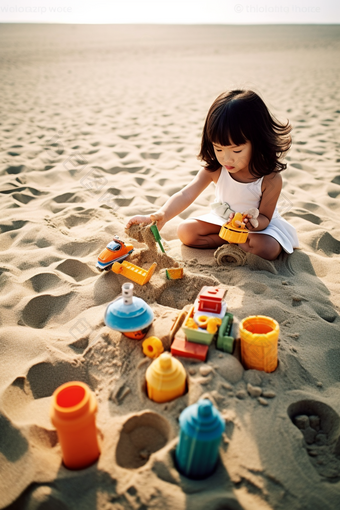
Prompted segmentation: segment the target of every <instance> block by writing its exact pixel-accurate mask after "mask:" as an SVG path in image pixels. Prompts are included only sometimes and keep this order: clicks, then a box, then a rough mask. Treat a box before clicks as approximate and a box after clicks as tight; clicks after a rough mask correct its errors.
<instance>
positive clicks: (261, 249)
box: [238, 234, 282, 260]
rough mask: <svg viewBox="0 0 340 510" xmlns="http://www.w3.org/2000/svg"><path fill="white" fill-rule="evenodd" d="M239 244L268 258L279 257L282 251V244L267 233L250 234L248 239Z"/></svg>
mask: <svg viewBox="0 0 340 510" xmlns="http://www.w3.org/2000/svg"><path fill="white" fill-rule="evenodd" d="M238 246H239V247H240V248H242V250H244V251H247V252H249V253H254V255H258V256H259V257H262V258H263V259H266V260H275V259H277V257H278V256H279V255H280V253H281V251H282V246H281V244H280V243H278V242H277V240H276V239H274V237H271V236H269V235H267V234H249V235H248V239H247V241H246V242H245V243H242V244H241V243H240V244H239V245H238Z"/></svg>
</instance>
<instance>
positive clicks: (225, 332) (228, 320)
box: [216, 313, 235, 354]
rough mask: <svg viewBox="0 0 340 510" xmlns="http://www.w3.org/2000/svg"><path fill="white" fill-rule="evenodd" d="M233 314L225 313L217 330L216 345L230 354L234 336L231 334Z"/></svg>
mask: <svg viewBox="0 0 340 510" xmlns="http://www.w3.org/2000/svg"><path fill="white" fill-rule="evenodd" d="M233 319H234V316H233V314H232V313H226V314H225V316H224V317H223V319H222V324H221V326H220V328H219V330H218V337H217V343H216V347H217V349H220V350H221V351H224V352H229V353H230V354H232V352H233V349H234V341H235V339H234V337H232V336H231V329H232V327H233Z"/></svg>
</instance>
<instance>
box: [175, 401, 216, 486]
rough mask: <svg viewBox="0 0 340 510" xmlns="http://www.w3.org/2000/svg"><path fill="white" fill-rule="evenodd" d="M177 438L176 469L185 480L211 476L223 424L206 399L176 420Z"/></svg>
mask: <svg viewBox="0 0 340 510" xmlns="http://www.w3.org/2000/svg"><path fill="white" fill-rule="evenodd" d="M179 425H180V435H179V441H178V444H177V448H176V463H177V467H178V470H179V471H180V472H181V473H182V474H183V475H185V476H187V477H188V478H193V479H202V478H206V477H208V476H209V475H211V474H212V472H213V471H214V469H215V467H216V464H217V461H218V456H219V453H218V450H219V446H220V442H221V437H222V433H223V431H224V429H225V421H224V419H223V418H222V416H221V414H220V412H219V411H218V410H217V409H216V408H215V407H214V406H213V404H212V403H211V402H210V400H208V399H201V400H199V401H198V402H197V403H196V404H193V405H191V406H189V407H187V408H186V409H184V411H182V413H181V415H180V417H179Z"/></svg>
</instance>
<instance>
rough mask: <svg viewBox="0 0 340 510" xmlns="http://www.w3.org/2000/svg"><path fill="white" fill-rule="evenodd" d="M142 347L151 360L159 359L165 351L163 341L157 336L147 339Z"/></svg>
mask: <svg viewBox="0 0 340 510" xmlns="http://www.w3.org/2000/svg"><path fill="white" fill-rule="evenodd" d="M142 347H143V353H144V354H145V356H148V357H149V358H158V356H159V355H160V354H162V352H163V351H164V347H163V344H162V341H161V340H160V339H159V338H157V337H156V336H149V338H146V339H145V340H144V341H143V343H142Z"/></svg>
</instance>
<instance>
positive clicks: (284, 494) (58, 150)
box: [0, 25, 340, 510]
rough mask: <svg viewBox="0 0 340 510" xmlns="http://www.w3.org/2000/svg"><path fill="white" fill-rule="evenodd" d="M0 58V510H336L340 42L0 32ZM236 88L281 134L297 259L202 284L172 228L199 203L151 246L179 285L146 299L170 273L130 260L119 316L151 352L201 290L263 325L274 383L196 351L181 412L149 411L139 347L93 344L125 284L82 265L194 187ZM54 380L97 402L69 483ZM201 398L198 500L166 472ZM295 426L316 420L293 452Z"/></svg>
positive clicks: (116, 337) (339, 456)
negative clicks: (178, 271)
mask: <svg viewBox="0 0 340 510" xmlns="http://www.w3.org/2000/svg"><path fill="white" fill-rule="evenodd" d="M0 42H1V44H0V59H1V67H2V73H1V75H2V77H1V81H2V86H1V88H0V101H1V105H2V115H1V124H0V155H1V160H0V190H1V205H0V207H1V222H0V223H1V224H0V228H1V234H0V250H1V266H0V267H1V273H0V288H1V296H0V325H1V329H0V336H1V340H0V353H1V371H0V508H8V509H11V510H19V509H20V510H22V509H24V510H33V509H34V510H38V509H39V510H43V509H47V508H48V509H61V510H75V509H77V510H78V509H82V510H86V509H88V510H92V509H94V508H98V509H101V510H102V509H103V510H104V509H105V510H109V509H114V510H119V509H140V510H142V509H146V508H155V509H160V508H162V509H165V508H166V509H174V510H175V509H176V510H179V509H195V510H200V509H202V510H203V509H204V510H207V509H209V510H218V509H222V508H223V509H227V508H228V509H233V510H236V509H244V510H254V509H265V510H267V509H278V508H280V509H281V508H282V509H287V510H288V509H289V510H294V509H296V510H298V509H301V508H304V509H306V510H309V509H310V510H328V509H329V510H335V509H338V508H339V505H340V319H339V304H340V302H339V285H340V264H339V254H340V223H339V220H338V217H337V214H338V213H339V212H340V205H339V194H340V174H339V161H340V159H339V148H340V146H339V132H340V125H339V113H340V109H339V104H340V97H339V87H338V83H339V79H338V78H339V58H338V55H339V46H340V28H339V27H338V26H257V27H256V26H252V27H245V26H244V27H242V26H240V27H231V26H216V27H214V26H67V25H65V26H63V25H60V26H57V25H2V27H1V30H0ZM241 87H242V88H251V89H254V90H255V91H256V92H258V93H260V95H261V96H262V97H263V98H264V100H265V101H266V103H267V104H268V105H269V107H270V109H271V110H272V111H273V113H275V114H276V115H277V116H278V117H279V118H281V119H282V120H285V119H286V118H289V119H290V121H291V123H292V125H293V128H294V130H293V147H292V149H291V151H290V152H289V155H288V156H287V162H288V169H287V170H286V171H285V172H284V173H283V179H284V188H283V194H282V197H281V201H280V206H281V209H282V211H283V212H284V217H285V218H286V219H287V220H288V221H290V222H291V223H292V224H293V225H294V226H295V227H296V228H297V231H298V235H299V240H300V246H301V249H300V250H296V251H295V252H294V253H293V254H292V255H290V256H287V255H285V254H284V255H281V256H280V258H279V259H278V260H277V261H275V262H268V261H264V260H262V259H259V258H258V257H256V256H251V255H248V256H247V264H246V265H245V266H243V267H233V266H230V267H221V266H217V264H216V262H215V260H214V257H213V250H206V251H204V250H195V249H190V248H187V247H184V246H181V243H180V242H179V240H178V239H177V237H176V226H177V225H178V223H179V222H180V220H181V218H187V217H189V216H191V215H197V214H202V213H203V212H205V211H206V209H207V207H208V205H209V203H210V202H211V201H212V200H213V194H214V190H213V188H212V187H209V188H208V189H207V190H206V191H205V192H204V193H203V194H202V195H201V196H200V197H199V199H198V200H197V201H196V202H195V203H194V204H192V205H191V206H190V207H189V208H188V210H186V211H185V212H184V213H183V214H182V215H181V218H175V219H173V220H171V221H170V222H169V223H168V224H167V225H166V226H165V227H164V229H163V230H162V237H163V239H164V240H165V242H166V243H167V250H168V251H167V254H168V256H169V257H171V258H172V259H173V262H174V264H180V265H182V266H183V267H184V270H185V277H184V279H183V280H181V281H176V282H175V281H169V280H166V279H165V275H164V267H166V266H167V260H168V259H165V258H164V256H161V255H160V253H158V254H156V252H153V251H150V250H148V249H147V247H146V245H145V244H144V243H143V242H141V241H136V240H134V239H130V240H132V242H133V244H134V246H135V252H134V254H133V256H132V258H131V260H132V261H133V262H134V263H135V264H138V265H142V266H143V267H146V268H148V267H149V266H150V265H151V263H152V262H153V260H154V259H155V258H157V262H158V267H157V271H156V273H155V275H154V276H153V277H152V279H151V281H150V283H148V284H147V285H146V286H145V287H140V286H138V285H136V286H135V294H136V295H137V296H140V297H143V299H145V300H146V301H147V302H148V303H149V304H150V305H151V306H152V308H153V310H154V313H155V321H154V323H153V325H152V328H151V330H150V334H154V335H156V336H159V337H160V338H161V339H162V340H163V343H164V345H165V347H169V338H168V335H169V331H170V328H171V325H172V323H173V320H174V319H175V318H176V316H177V314H178V310H179V309H181V308H182V307H184V306H185V305H188V304H190V303H192V302H193V301H194V299H195V297H196V295H197V293H198V292H199V290H200V289H201V287H202V286H203V285H221V286H223V287H224V288H225V289H226V291H227V293H226V299H227V302H228V306H229V310H230V311H231V312H232V313H234V314H235V315H236V316H237V317H238V318H240V319H241V318H244V317H246V316H248V315H255V314H261V315H268V316H270V317H273V318H275V319H276V320H277V321H278V322H279V324H280V331H281V332H280V342H279V366H278V368H277V370H276V371H275V372H274V373H272V374H266V373H264V372H258V371H255V370H244V368H243V367H242V364H241V363H240V356H239V353H238V351H236V353H235V355H228V354H222V353H221V352H219V351H217V350H216V349H215V348H214V347H211V348H210V351H209V357H208V361H207V363H206V364H205V363H195V362H191V361H183V364H184V366H185V368H186V370H187V373H188V377H189V391H188V392H187V393H186V394H185V395H184V396H183V397H181V398H178V399H176V400H174V401H172V402H169V403H167V404H156V403H155V402H152V401H150V400H149V399H148V398H147V396H146V393H145V383H144V375H145V371H146V368H147V366H148V365H149V363H150V361H149V360H148V359H146V358H145V357H144V355H143V353H142V350H141V347H140V342H136V341H134V340H129V339H127V338H125V337H122V336H121V335H120V334H119V333H117V332H112V331H110V330H109V329H108V328H107V327H106V326H105V324H104V320H103V317H104V311H105V309H106V306H107V304H108V302H109V301H111V300H113V299H114V298H115V297H116V296H117V295H118V294H119V293H120V291H121V285H122V283H123V282H124V281H126V280H125V279H124V277H122V276H120V275H115V274H114V273H113V272H110V273H106V272H104V273H101V274H99V273H98V271H97V270H96V268H95V265H96V261H97V256H98V254H99V252H100V250H101V249H102V248H103V247H105V245H106V244H107V243H108V242H109V241H110V240H111V239H112V237H113V235H119V236H120V238H121V239H125V240H128V237H127V233H126V232H125V224H126V221H127V218H128V217H130V216H133V215H134V214H137V213H144V214H146V213H151V212H154V211H155V210H156V209H157V208H158V207H159V206H161V205H162V204H163V203H164V202H165V200H166V199H167V198H168V197H169V196H171V195H172V194H173V193H174V192H176V191H178V190H179V189H180V188H181V187H183V186H184V185H185V184H186V183H188V182H189V180H190V179H191V178H192V176H193V175H195V173H196V172H197V170H198V169H199V168H200V163H199V162H198V161H197V159H196V154H197V153H198V151H199V145H200V135H201V130H202V127H203V122H204V118H205V115H206V113H207V110H208V108H209V106H210V104H211V102H212V101H213V100H214V99H215V97H216V96H217V95H218V94H219V93H220V92H222V91H223V90H227V89H231V88H241ZM169 260H170V259H169ZM69 380H81V381H84V382H86V383H88V384H89V386H90V387H91V388H92V389H93V391H95V394H96V397H97V401H98V406H99V410H98V417H97V424H98V428H99V430H100V434H101V448H102V454H101V456H100V458H99V460H98V462H97V463H96V464H94V465H93V466H91V467H89V468H87V469H85V470H81V471H74V472H73V471H69V470H67V469H66V468H65V467H64V466H63V465H62V460H61V449H60V445H59V443H58V439H57V434H56V431H55V429H54V427H53V425H52V424H51V422H50V419H49V407H50V403H51V395H52V393H53V391H54V390H55V389H56V388H57V387H58V386H59V385H60V384H62V383H64V382H66V381H69ZM249 383H250V384H251V385H255V386H260V387H261V388H262V400H261V399H260V400H258V399H257V398H255V397H252V396H251V395H250V394H249V391H247V385H248V384H249ZM248 389H249V386H248ZM266 395H267V396H266ZM202 396H203V397H207V398H210V399H211V400H212V402H213V403H214V404H215V405H216V407H218V409H219V410H220V411H221V412H222V414H223V416H224V418H225V420H226V432H225V434H224V437H223V443H222V447H221V461H220V463H219V465H218V469H217V471H216V472H215V473H214V475H213V476H211V477H209V478H208V479H206V480H204V481H200V482H197V481H193V480H189V479H186V478H185V477H183V476H181V475H180V474H179V473H178V471H177V470H176V467H175V463H174V450H175V446H176V441H177V436H178V417H179V414H180V412H181V410H183V409H184V408H185V407H186V406H187V405H190V404H192V403H194V402H196V401H197V399H198V398H199V397H202ZM296 415H308V416H317V417H319V418H320V423H319V425H318V426H317V427H319V430H316V429H313V430H315V433H314V432H312V439H310V437H307V436H306V434H305V435H303V434H302V432H301V430H299V428H298V427H297V426H296V424H295V420H294V419H295V416H296ZM312 425H313V423H312V422H310V427H309V429H312V428H313V427H312ZM314 426H315V425H314ZM135 436H138V437H142V438H143V439H142V440H140V441H139V442H138V443H137V444H136V443H135V442H134V437H135ZM142 451H143V452H145V451H146V452H147V454H146V455H141V454H140V452H142Z"/></svg>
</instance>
